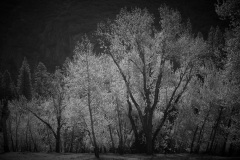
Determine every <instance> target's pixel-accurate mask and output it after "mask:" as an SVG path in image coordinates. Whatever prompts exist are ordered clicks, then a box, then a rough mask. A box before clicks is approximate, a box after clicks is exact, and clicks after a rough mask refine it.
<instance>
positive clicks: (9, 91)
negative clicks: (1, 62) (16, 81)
mask: <svg viewBox="0 0 240 160" xmlns="http://www.w3.org/2000/svg"><path fill="white" fill-rule="evenodd" d="M0 89H1V97H0V103H1V105H2V107H1V127H2V131H3V141H4V144H3V146H4V152H9V151H10V150H9V146H8V135H7V119H8V117H9V115H10V111H9V109H8V101H10V100H12V99H13V98H14V94H13V84H12V79H11V75H10V73H9V72H8V71H5V72H4V74H3V76H1V88H0Z"/></svg>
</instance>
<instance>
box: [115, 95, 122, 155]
mask: <svg viewBox="0 0 240 160" xmlns="http://www.w3.org/2000/svg"><path fill="white" fill-rule="evenodd" d="M116 103H117V115H118V126H119V146H118V152H119V154H120V155H122V154H123V135H122V121H121V115H120V110H119V105H118V100H117V98H116Z"/></svg>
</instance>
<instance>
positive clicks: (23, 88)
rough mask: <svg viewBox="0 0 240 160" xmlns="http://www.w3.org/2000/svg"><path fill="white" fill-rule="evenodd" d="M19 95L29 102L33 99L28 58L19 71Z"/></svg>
mask: <svg viewBox="0 0 240 160" xmlns="http://www.w3.org/2000/svg"><path fill="white" fill-rule="evenodd" d="M18 94H19V95H20V96H24V97H25V98H26V99H27V100H31V99H32V83H31V73H30V68H29V65H28V62H27V59H26V58H24V60H23V63H22V67H21V68H20V71H19V76H18Z"/></svg>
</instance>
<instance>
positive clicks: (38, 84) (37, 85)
mask: <svg viewBox="0 0 240 160" xmlns="http://www.w3.org/2000/svg"><path fill="white" fill-rule="evenodd" d="M49 85H50V83H49V73H48V72H47V68H46V66H45V65H44V64H43V63H42V62H39V63H38V66H37V69H36V71H35V74H34V91H35V94H36V96H42V97H44V96H47V93H48V90H49Z"/></svg>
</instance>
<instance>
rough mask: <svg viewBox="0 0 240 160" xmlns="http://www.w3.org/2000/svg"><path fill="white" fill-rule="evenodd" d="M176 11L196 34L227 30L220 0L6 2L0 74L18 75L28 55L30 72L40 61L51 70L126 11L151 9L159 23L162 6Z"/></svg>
mask: <svg viewBox="0 0 240 160" xmlns="http://www.w3.org/2000/svg"><path fill="white" fill-rule="evenodd" d="M163 3H165V4H167V5H168V6H170V7H172V8H174V9H178V10H179V11H180V13H181V14H182V17H183V19H184V20H186V19H187V18H189V19H190V21H191V23H192V26H193V31H194V32H195V33H197V32H199V31H200V32H202V33H203V35H204V36H205V37H206V35H207V32H208V30H209V28H210V27H211V26H217V25H218V26H220V27H221V28H222V29H223V28H224V27H225V26H226V25H224V23H223V22H222V21H220V20H219V19H218V16H217V15H216V13H215V9H214V3H216V0H3V1H1V2H0V6H1V13H0V15H1V18H0V23H1V27H0V33H1V38H0V41H1V42H0V44H1V46H0V72H3V70H5V69H8V70H10V72H11V73H12V74H13V77H17V74H18V70H19V68H20V66H21V63H22V60H23V58H24V57H26V58H27V59H28V61H29V63H30V66H31V71H33V70H34V68H35V67H36V65H37V63H38V62H39V61H41V62H43V63H44V64H45V65H46V66H47V68H48V69H49V70H51V71H52V70H54V68H55V66H57V65H61V64H62V63H63V62H64V60H65V59H66V57H71V56H72V50H73V48H74V42H75V41H77V40H78V39H79V37H81V36H82V35H83V34H85V33H87V34H90V33H92V32H93V31H95V30H96V28H97V24H98V23H99V22H101V21H104V20H106V19H107V18H110V19H113V18H115V16H116V14H118V13H119V11H120V9H121V8H123V7H127V8H132V7H140V8H147V9H148V10H149V12H150V13H153V14H154V15H155V20H156V24H157V23H158V17H159V15H158V8H159V6H160V5H161V4H163Z"/></svg>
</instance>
